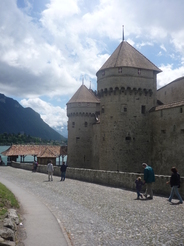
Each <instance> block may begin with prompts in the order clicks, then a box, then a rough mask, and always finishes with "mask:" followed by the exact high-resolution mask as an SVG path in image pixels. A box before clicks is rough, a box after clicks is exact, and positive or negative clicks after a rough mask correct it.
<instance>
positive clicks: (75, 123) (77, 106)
mask: <svg viewBox="0 0 184 246" xmlns="http://www.w3.org/2000/svg"><path fill="white" fill-rule="evenodd" d="M99 104H100V101H99V99H98V98H97V97H96V96H95V95H94V93H93V92H92V91H91V90H89V89H87V87H86V86H85V85H81V87H80V88H79V89H78V90H77V92H76V93H75V94H74V95H73V97H72V98H71V99H70V101H69V102H68V103H67V116H68V159H67V161H68V165H69V166H70V167H78V168H93V166H92V159H93V158H92V139H93V124H94V123H95V122H96V110H97V108H98V107H97V105H99Z"/></svg>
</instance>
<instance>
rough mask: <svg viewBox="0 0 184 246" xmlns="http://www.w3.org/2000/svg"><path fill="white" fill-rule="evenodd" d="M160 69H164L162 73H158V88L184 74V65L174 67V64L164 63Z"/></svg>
mask: <svg viewBox="0 0 184 246" xmlns="http://www.w3.org/2000/svg"><path fill="white" fill-rule="evenodd" d="M160 69H161V70H162V73H159V74H158V75H157V88H158V89H159V88H160V87H162V86H164V85H166V84H168V83H170V82H172V81H173V80H175V79H177V78H179V77H182V76H184V69H183V67H182V66H181V67H178V68H176V69H173V64H167V65H162V66H161V67H160Z"/></svg>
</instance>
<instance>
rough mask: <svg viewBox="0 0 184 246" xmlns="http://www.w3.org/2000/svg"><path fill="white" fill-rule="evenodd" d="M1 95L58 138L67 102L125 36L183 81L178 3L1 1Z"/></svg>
mask: <svg viewBox="0 0 184 246" xmlns="http://www.w3.org/2000/svg"><path fill="white" fill-rule="evenodd" d="M0 6H1V7H0V93H2V94H4V95H5V96H7V97H11V98H13V99H15V100H17V101H18V102H19V103H20V104H21V105H22V106H23V107H25V108H26V107H31V108H32V109H33V110H35V111H36V112H38V113H39V114H40V116H41V117H42V119H43V120H44V121H45V122H46V123H47V124H49V125H50V126H51V127H52V128H54V129H56V130H57V131H59V132H60V133H61V134H62V133H63V134H64V131H65V130H66V126H67V120H68V119H67V115H66V103H67V102H68V101H69V99H70V98H71V97H72V95H73V94H74V93H75V92H76V91H77V89H78V88H79V87H80V86H81V84H82V81H84V84H85V85H86V86H87V87H88V88H89V87H90V84H91V88H92V89H93V90H96V89H97V84H96V72H97V71H98V70H99V69H100V68H101V66H102V65H103V64H104V62H105V61H106V60H107V59H108V57H109V56H110V55H111V54H112V53H113V51H114V50H115V49H116V48H117V46H118V45H119V44H120V42H121V41H122V26H123V25H124V38H125V41H127V42H129V44H131V45H132V46H133V47H135V48H136V49H137V50H138V51H139V52H141V53H142V54H143V55H144V56H146V57H147V58H148V59H149V60H150V61H151V62H153V63H154V64H155V65H156V66H157V67H159V68H160V69H161V70H162V73H160V74H158V76H157V88H160V87H162V86H164V85H166V84H168V83H170V82H171V81H173V80H175V79H177V78H179V77H182V76H184V25H183V23H184V14H183V9H184V1H183V0H154V1H152V0H139V1H136V0H113V1H112V0H93V1H91V0H0Z"/></svg>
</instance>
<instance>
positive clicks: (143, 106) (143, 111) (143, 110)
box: [141, 105, 146, 114]
mask: <svg viewBox="0 0 184 246" xmlns="http://www.w3.org/2000/svg"><path fill="white" fill-rule="evenodd" d="M141 113H142V114H145V113H146V106H145V105H142V106H141Z"/></svg>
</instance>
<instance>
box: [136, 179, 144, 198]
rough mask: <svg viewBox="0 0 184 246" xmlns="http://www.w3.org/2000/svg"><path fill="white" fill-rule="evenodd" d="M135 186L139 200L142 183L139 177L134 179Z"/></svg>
mask: <svg viewBox="0 0 184 246" xmlns="http://www.w3.org/2000/svg"><path fill="white" fill-rule="evenodd" d="M135 184H136V192H137V199H139V197H141V198H143V196H142V194H141V189H142V186H143V185H144V183H143V182H142V180H141V177H138V178H137V179H136V181H135Z"/></svg>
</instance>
